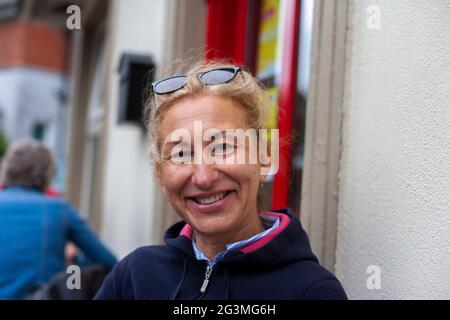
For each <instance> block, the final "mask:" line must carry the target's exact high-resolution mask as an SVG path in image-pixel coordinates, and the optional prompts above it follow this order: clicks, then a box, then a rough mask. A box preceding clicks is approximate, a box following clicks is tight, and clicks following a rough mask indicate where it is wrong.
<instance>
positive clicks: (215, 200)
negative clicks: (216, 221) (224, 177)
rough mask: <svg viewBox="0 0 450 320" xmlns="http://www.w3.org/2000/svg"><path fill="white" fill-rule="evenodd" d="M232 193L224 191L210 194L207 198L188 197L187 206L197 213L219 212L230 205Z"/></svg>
mask: <svg viewBox="0 0 450 320" xmlns="http://www.w3.org/2000/svg"><path fill="white" fill-rule="evenodd" d="M231 193H232V191H223V192H217V193H213V194H208V195H207V196H203V195H201V196H194V197H188V198H187V204H188V206H190V207H191V208H193V209H195V210H196V211H200V212H204V213H207V212H212V211H217V210H219V209H222V208H224V207H225V206H226V205H227V204H228V202H229V200H230V194H231Z"/></svg>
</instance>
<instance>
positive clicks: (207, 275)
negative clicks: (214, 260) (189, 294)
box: [200, 264, 214, 293]
mask: <svg viewBox="0 0 450 320" xmlns="http://www.w3.org/2000/svg"><path fill="white" fill-rule="evenodd" d="M213 266H214V265H213V264H208V266H207V267H206V272H205V278H204V279H203V284H202V287H201V288H200V292H201V293H205V291H206V289H207V288H208V283H209V278H210V277H211V273H212V270H213Z"/></svg>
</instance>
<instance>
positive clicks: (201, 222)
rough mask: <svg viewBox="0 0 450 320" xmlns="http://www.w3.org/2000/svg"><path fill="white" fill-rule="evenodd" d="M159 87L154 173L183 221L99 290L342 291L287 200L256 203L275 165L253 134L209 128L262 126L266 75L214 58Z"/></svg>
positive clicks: (153, 122)
mask: <svg viewBox="0 0 450 320" xmlns="http://www.w3.org/2000/svg"><path fill="white" fill-rule="evenodd" d="M153 93H154V96H153V97H152V99H150V100H149V102H150V103H149V105H148V110H149V117H148V120H147V127H148V129H149V138H150V144H151V151H150V154H151V158H152V159H153V161H154V169H155V176H156V178H157V180H158V182H159V184H160V185H161V188H162V190H163V192H164V194H165V196H166V197H167V199H168V201H169V202H170V204H171V205H172V207H173V208H174V209H175V211H176V212H177V213H178V214H179V215H180V217H181V218H182V219H183V221H181V222H179V223H177V224H175V225H174V226H172V227H171V228H170V229H169V230H168V231H167V233H166V236H165V245H163V246H148V247H143V248H140V249H138V250H136V251H135V252H133V253H131V254H130V255H128V256H127V257H126V258H125V259H124V260H123V261H121V262H120V263H119V264H118V265H117V267H116V268H115V269H114V270H113V271H112V272H111V273H110V275H109V276H108V277H107V279H106V280H105V282H104V284H103V286H102V288H101V289H100V291H99V292H98V294H97V298H98V299H345V298H346V295H345V292H344V290H343V289H342V286H341V285H340V283H339V281H338V280H337V279H336V278H335V277H334V276H333V275H332V274H331V273H330V272H328V271H327V270H326V269H325V268H323V267H322V266H320V264H319V263H318V261H317V258H316V257H315V256H314V254H313V253H312V252H311V248H310V246H309V242H308V238H307V236H306V233H305V232H304V230H303V229H302V227H301V224H300V221H299V220H298V219H297V217H295V216H294V215H293V214H292V213H291V211H290V210H289V209H282V210H276V211H273V212H272V211H271V212H259V210H258V206H257V195H258V189H259V187H260V184H261V183H262V182H263V181H264V179H265V178H266V174H267V168H268V167H270V166H271V162H270V161H265V160H266V159H263V158H264V157H263V156H262V154H263V152H262V150H260V149H264V148H258V150H257V153H256V154H257V157H258V161H250V155H251V153H252V151H253V150H251V149H252V146H254V145H255V144H252V143H250V140H251V135H247V136H245V137H244V138H243V139H242V137H237V136H236V135H234V136H231V138H230V136H228V135H226V137H225V138H224V137H223V136H222V135H217V134H206V133H208V132H209V133H211V132H215V133H217V132H219V133H220V132H227V131H230V130H232V131H234V132H248V131H247V130H248V129H252V130H256V131H259V130H260V129H261V128H262V124H263V122H264V118H265V115H266V109H267V105H268V101H267V97H266V95H265V93H264V89H263V87H262V86H261V85H260V83H259V82H258V81H257V80H256V79H254V78H253V77H252V76H251V75H250V74H249V73H247V72H245V71H244V70H242V69H241V68H239V67H236V66H230V65H223V64H219V63H209V64H206V65H202V66H200V67H198V68H195V69H193V70H191V71H190V72H189V73H188V74H187V75H182V76H174V77H170V78H167V79H163V80H160V81H158V82H157V83H155V84H154V85H153ZM199 123H200V124H201V130H200V132H198V131H199V130H197V128H198V126H197V124H199ZM180 130H182V131H183V132H184V133H185V134H182V135H180V134H174V132H180ZM199 134H201V137H200V139H196V136H198V135H199ZM181 137H182V139H181ZM204 137H208V138H206V139H205V138H204ZM261 145H264V146H265V144H262V143H261V141H260V140H258V142H257V143H256V146H258V147H260V146H261ZM265 151H266V150H264V152H265ZM238 154H240V155H243V156H241V157H240V159H241V161H235V159H236V155H238ZM205 155H213V159H212V161H207V160H208V159H205ZM206 158H208V157H206ZM230 159H232V161H230ZM219 160H220V161H219Z"/></svg>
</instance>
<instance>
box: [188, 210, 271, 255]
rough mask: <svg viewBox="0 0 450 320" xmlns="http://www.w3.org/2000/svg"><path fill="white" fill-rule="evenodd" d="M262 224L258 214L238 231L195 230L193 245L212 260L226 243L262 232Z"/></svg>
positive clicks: (224, 248)
mask: <svg viewBox="0 0 450 320" xmlns="http://www.w3.org/2000/svg"><path fill="white" fill-rule="evenodd" d="M263 231H264V226H263V224H262V222H261V220H260V218H259V216H258V215H256V216H255V219H253V221H251V223H247V224H246V227H244V228H240V230H239V231H235V230H233V232H229V233H228V234H226V235H212V236H211V235H204V234H200V233H198V232H195V231H194V233H195V245H196V246H197V248H198V249H199V250H200V251H201V252H202V253H203V254H204V255H205V256H206V257H208V259H209V260H213V259H214V258H215V257H216V256H217V255H218V254H219V253H221V252H223V251H225V250H226V248H227V244H230V243H234V242H238V241H241V240H245V239H248V238H251V237H253V236H254V235H256V234H258V233H260V232H263Z"/></svg>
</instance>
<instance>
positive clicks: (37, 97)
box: [0, 67, 67, 191]
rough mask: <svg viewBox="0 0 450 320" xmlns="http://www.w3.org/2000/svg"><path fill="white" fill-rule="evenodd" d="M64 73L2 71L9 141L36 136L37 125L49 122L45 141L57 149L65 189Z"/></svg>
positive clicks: (0, 97) (1, 100) (0, 103)
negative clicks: (62, 99)
mask: <svg viewBox="0 0 450 320" xmlns="http://www.w3.org/2000/svg"><path fill="white" fill-rule="evenodd" d="M66 92H67V77H66V76H65V75H64V74H61V73H56V72H52V71H47V70H43V69H37V68H28V67H10V68H4V69H2V70H1V71H0V112H1V113H2V115H3V119H2V122H3V123H2V124H0V125H2V126H4V130H5V134H6V136H7V138H8V141H9V142H11V141H14V140H18V139H26V138H32V131H33V126H34V125H36V124H37V123H39V124H44V125H45V131H44V137H43V142H44V143H46V144H47V145H48V146H49V147H50V148H51V149H52V151H53V153H54V156H55V158H56V162H57V167H58V172H57V177H56V178H55V181H54V185H55V187H56V188H57V189H58V190H59V191H64V185H65V170H66V168H65V144H66V134H67V123H66V120H67V105H66V104H65V102H64V101H61V100H60V97H61V96H62V95H63V94H65V93H66Z"/></svg>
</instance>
